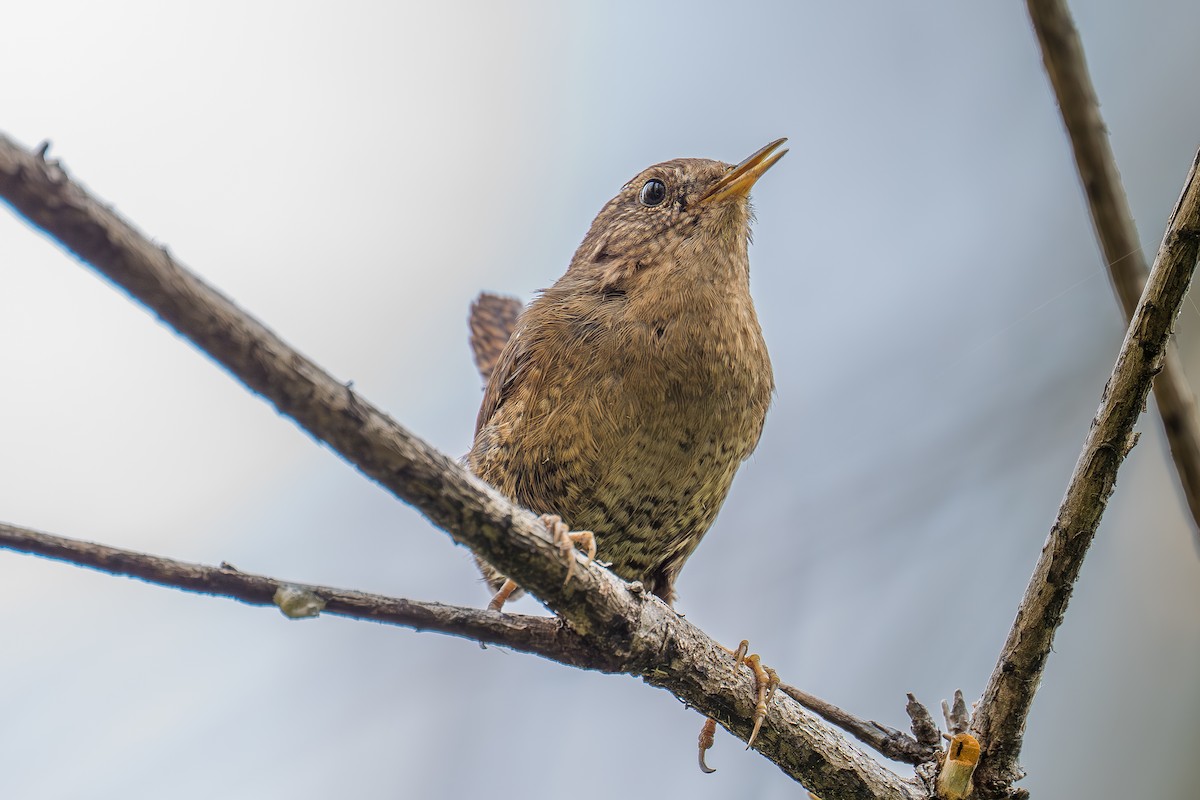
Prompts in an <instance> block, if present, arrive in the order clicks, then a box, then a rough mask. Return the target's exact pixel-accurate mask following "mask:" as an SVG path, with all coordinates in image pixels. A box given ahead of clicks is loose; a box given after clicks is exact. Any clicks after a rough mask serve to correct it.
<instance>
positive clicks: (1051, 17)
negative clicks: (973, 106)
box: [1027, 0, 1200, 533]
mask: <svg viewBox="0 0 1200 800" xmlns="http://www.w3.org/2000/svg"><path fill="white" fill-rule="evenodd" d="M1027 6H1028V8H1029V17H1030V19H1032V20H1033V28H1034V31H1036V32H1037V37H1038V43H1039V44H1040V45H1041V48H1042V60H1043V61H1044V62H1045V65H1046V73H1047V74H1048V75H1049V76H1050V83H1051V85H1052V86H1053V87H1054V94H1055V96H1056V97H1057V98H1058V107H1059V111H1060V112H1061V113H1062V118H1063V124H1064V125H1065V127H1066V129H1067V135H1068V136H1069V138H1070V140H1071V148H1072V150H1073V151H1074V153H1075V165H1076V167H1077V168H1078V170H1079V180H1080V182H1081V183H1082V184H1083V191H1084V194H1085V195H1086V196H1087V201H1088V208H1089V209H1090V211H1091V214H1092V225H1093V227H1094V228H1095V230H1096V238H1097V239H1098V240H1099V243H1100V249H1101V251H1102V253H1103V255H1104V259H1105V261H1106V262H1107V263H1108V271H1109V276H1110V278H1111V280H1112V285H1113V291H1114V292H1115V293H1116V295H1117V301H1118V302H1119V303H1120V305H1121V309H1122V310H1123V311H1124V312H1125V320H1126V322H1128V321H1129V320H1130V319H1132V317H1133V310H1134V308H1135V307H1136V306H1137V302H1138V297H1139V296H1140V295H1141V293H1142V286H1143V284H1144V283H1145V281H1146V273H1147V271H1148V270H1147V269H1146V258H1145V256H1144V255H1143V252H1142V246H1141V243H1140V242H1139V241H1138V235H1137V229H1136V228H1135V227H1134V224H1133V213H1132V212H1131V211H1130V209H1129V201H1128V199H1127V198H1126V196H1125V189H1124V187H1123V186H1122V185H1121V176H1120V173H1118V172H1117V162H1116V159H1115V158H1114V157H1113V152H1112V146H1111V145H1110V143H1109V140H1108V130H1107V129H1106V128H1105V127H1104V119H1103V118H1102V117H1101V116H1100V103H1099V101H1098V100H1097V98H1096V90H1095V88H1094V87H1093V86H1092V79H1091V76H1090V75H1089V74H1088V69H1087V62H1086V61H1085V60H1084V55H1083V43H1082V42H1081V41H1080V39H1079V32H1078V31H1076V30H1075V23H1074V22H1073V21H1072V19H1071V12H1070V10H1069V9H1068V8H1067V4H1066V0H1027ZM1154 398H1155V400H1157V401H1158V412H1159V415H1160V416H1161V417H1162V422H1163V428H1164V429H1165V431H1166V434H1167V444H1168V445H1169V447H1170V449H1171V456H1172V458H1173V459H1174V461H1175V469H1176V471H1177V473H1178V474H1179V481H1180V483H1181V484H1182V486H1183V494H1184V497H1186V498H1187V504H1188V508H1189V509H1191V512H1192V519H1193V522H1194V523H1195V526H1196V527H1195V530H1196V531H1197V532H1198V533H1200V413H1198V412H1197V410H1196V398H1195V395H1194V394H1193V393H1192V389H1191V386H1190V385H1189V384H1188V381H1187V377H1186V376H1185V374H1184V371H1183V363H1182V361H1181V360H1180V358H1179V351H1178V348H1177V347H1176V346H1175V344H1174V342H1172V343H1170V344H1168V345H1167V352H1166V356H1165V358H1164V360H1163V369H1162V372H1161V373H1160V374H1159V375H1158V377H1156V378H1155V379H1154Z"/></svg>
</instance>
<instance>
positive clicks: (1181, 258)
mask: <svg viewBox="0 0 1200 800" xmlns="http://www.w3.org/2000/svg"><path fill="white" fill-rule="evenodd" d="M1198 164H1200V154H1197V159H1196V160H1194V161H1193V162H1192V167H1191V170H1190V171H1189V172H1188V176H1187V181H1186V182H1185V184H1184V189H1183V194H1182V196H1181V197H1180V199H1179V202H1178V203H1177V204H1176V206H1175V210H1174V212H1172V214H1171V218H1170V220H1169V221H1168V225H1167V232H1166V235H1165V236H1164V237H1163V242H1162V246H1161V247H1160V248H1159V251H1158V257H1157V258H1156V259H1155V262H1154V269H1153V270H1151V272H1150V277H1149V280H1148V281H1147V282H1146V288H1145V291H1144V292H1143V294H1142V298H1141V301H1140V302H1139V304H1138V307H1137V308H1136V309H1135V310H1134V315H1133V321H1132V322H1131V323H1130V326H1129V330H1128V332H1127V333H1126V335H1125V341H1124V342H1123V343H1122V344H1121V352H1120V355H1119V356H1118V358H1117V363H1116V366H1115V367H1114V368H1113V372H1112V376H1111V377H1110V378H1109V379H1108V384H1107V385H1106V386H1105V387H1104V393H1103V396H1102V398H1101V403H1100V409H1099V410H1098V411H1097V412H1096V417H1095V418H1094V419H1093V420H1092V427H1091V430H1090V431H1089V432H1088V437H1087V440H1086V441H1085V442H1084V446H1083V452H1082V453H1081V454H1080V456H1079V461H1078V462H1077V463H1076V465H1075V471H1074V473H1073V474H1072V475H1071V481H1070V484H1069V485H1068V486H1067V491H1066V495H1065V496H1064V497H1063V501H1062V505H1061V506H1060V507H1059V511H1058V518H1057V519H1056V520H1055V522H1054V526H1053V527H1052V528H1051V529H1050V535H1049V538H1048V539H1047V540H1046V544H1045V545H1044V546H1043V548H1042V555H1041V558H1039V559H1038V563H1037V566H1036V567H1035V569H1034V573H1033V577H1032V578H1031V579H1030V581H1029V586H1028V587H1027V588H1026V590H1025V596H1024V598H1023V599H1022V600H1021V605H1020V608H1019V609H1018V610H1017V618H1016V621H1015V622H1014V623H1013V627H1012V630H1011V631H1010V632H1009V634H1008V640H1007V641H1006V642H1005V643H1004V649H1003V650H1002V651H1001V653H1000V658H999V660H998V661H997V662H996V667H995V670H994V671H993V672H992V676H991V679H990V680H989V681H988V685H987V688H986V689H985V690H984V694H983V699H982V700H981V701H980V703H979V706H978V708H977V709H976V712H975V718H974V722H973V728H974V731H975V734H976V736H977V738H978V739H979V741H980V743H981V744H982V745H983V760H982V761H981V762H980V766H979V771H978V772H977V773H976V775H975V787H976V791H981V792H983V796H985V797H989V796H995V797H1004V796H1009V794H1010V791H1011V785H1012V782H1013V781H1015V780H1017V779H1019V778H1020V777H1021V775H1022V771H1021V768H1020V766H1019V764H1018V758H1019V756H1020V752H1021V742H1022V737H1023V735H1024V731H1025V719H1026V717H1027V716H1028V714H1029V707H1030V705H1031V704H1032V702H1033V695H1034V693H1035V692H1036V691H1037V687H1038V684H1039V682H1040V681H1041V677H1042V670H1043V668H1044V667H1045V664H1046V658H1047V656H1048V655H1049V653H1050V647H1051V645H1052V644H1053V642H1054V634H1055V632H1056V631H1057V630H1058V626H1059V625H1060V624H1062V620H1063V615H1064V613H1065V612H1066V608H1067V602H1068V601H1069V600H1070V597H1071V591H1072V589H1073V587H1074V585H1075V580H1076V579H1077V578H1078V577H1079V569H1080V567H1081V566H1082V564H1083V557H1084V555H1085V554H1086V553H1087V549H1088V546H1089V545H1090V544H1091V542H1092V538H1093V537H1094V536H1095V534H1096V527H1097V526H1098V525H1099V523H1100V517H1101V515H1102V514H1103V513H1104V508H1105V505H1106V504H1107V502H1108V497H1109V495H1110V494H1111V493H1112V490H1113V486H1114V485H1115V483H1116V479H1117V469H1118V467H1120V465H1121V462H1122V461H1123V460H1124V458H1125V455H1126V454H1127V453H1128V452H1129V450H1130V448H1132V447H1133V445H1134V443H1135V441H1136V436H1135V434H1134V433H1133V425H1134V423H1135V422H1136V421H1137V418H1138V415H1139V414H1140V413H1141V411H1142V408H1143V406H1144V404H1145V402H1146V396H1147V394H1148V393H1149V391H1150V383H1151V381H1152V379H1153V378H1154V376H1155V375H1156V374H1157V373H1158V372H1159V370H1161V369H1162V364H1163V358H1164V354H1165V352H1166V345H1167V342H1168V341H1169V340H1170V336H1171V333H1172V330H1173V328H1174V324H1175V317H1176V315H1177V314H1178V313H1179V307H1180V305H1181V304H1182V303H1183V298H1184V295H1185V294H1186V292H1187V289H1188V285H1189V283H1190V281H1191V278H1192V272H1193V270H1194V269H1195V267H1196V258H1197V255H1198V254H1200V177H1198V176H1197V165H1198Z"/></svg>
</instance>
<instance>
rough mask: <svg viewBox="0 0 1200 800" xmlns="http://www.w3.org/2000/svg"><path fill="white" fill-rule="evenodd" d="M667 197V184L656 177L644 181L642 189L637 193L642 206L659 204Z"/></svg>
mask: <svg viewBox="0 0 1200 800" xmlns="http://www.w3.org/2000/svg"><path fill="white" fill-rule="evenodd" d="M666 199H667V185H666V184H665V183H663V182H662V181H660V180H659V179H658V178H651V179H650V180H648V181H646V185H645V186H643V187H642V191H641V192H639V193H638V202H639V203H641V204H642V205H644V206H650V207H653V206H659V205H662V201H663V200H666Z"/></svg>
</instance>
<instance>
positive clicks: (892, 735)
mask: <svg viewBox="0 0 1200 800" xmlns="http://www.w3.org/2000/svg"><path fill="white" fill-rule="evenodd" d="M779 691H781V692H783V693H784V694H786V695H787V696H789V697H791V698H792V699H793V700H795V701H796V702H797V703H799V704H800V705H802V706H804V707H805V708H807V709H808V710H809V711H811V712H813V713H814V714H817V715H819V716H820V717H821V718H822V719H824V720H826V721H828V722H830V723H832V724H834V725H836V726H838V727H839V728H841V729H842V730H844V731H846V732H847V733H850V734H851V735H853V736H854V737H855V738H856V739H858V740H859V741H860V742H863V743H864V744H867V745H869V746H870V747H872V748H874V749H875V750H877V751H879V752H880V753H881V754H883V755H885V756H887V757H888V758H891V759H895V760H896V761H903V762H905V763H908V764H920V763H923V762H925V761H929V760H931V759H932V758H933V754H934V753H935V752H936V748H935V747H933V746H930V745H928V744H922V743H920V742H918V741H917V740H916V739H914V738H913V737H911V736H909V735H908V734H907V733H905V732H904V731H900V730H896V729H895V728H890V727H888V726H887V725H884V724H882V723H879V722H876V721H875V720H869V721H868V720H864V719H859V718H858V717H856V716H854V715H853V714H851V713H850V712H848V711H845V710H844V709H841V708H838V707H837V706H835V705H834V704H833V703H829V702H826V701H825V700H822V699H821V698H819V697H816V696H814V695H811V694H809V693H808V692H806V691H804V690H803V689H797V688H796V687H795V686H789V685H788V684H786V683H781V684H779ZM910 697H911V695H910ZM934 741H935V742H936V741H937V738H936V735H935V738H934Z"/></svg>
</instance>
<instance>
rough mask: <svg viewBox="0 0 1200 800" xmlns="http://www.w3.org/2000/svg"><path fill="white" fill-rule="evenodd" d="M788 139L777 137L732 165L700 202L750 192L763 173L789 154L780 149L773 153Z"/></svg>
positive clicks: (743, 194)
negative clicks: (740, 161)
mask: <svg viewBox="0 0 1200 800" xmlns="http://www.w3.org/2000/svg"><path fill="white" fill-rule="evenodd" d="M786 141H787V138H783V139H776V140H775V141H773V142H771V143H770V144H769V145H767V146H766V147H764V148H763V149H761V150H759V151H758V152H757V153H755V154H754V155H752V156H750V157H749V158H747V159H746V160H745V161H743V162H742V163H740V164H738V165H737V166H736V167H732V168H731V169H730V170H729V172H726V173H725V174H724V175H723V176H721V179H720V180H719V181H717V182H716V183H714V184H713V185H712V188H710V189H709V190H708V191H707V192H705V193H704V196H703V197H701V198H700V202H701V203H712V202H714V201H717V200H721V199H723V198H726V197H729V196H731V195H735V194H736V195H741V196H742V197H745V196H746V195H748V194H750V187H751V186H753V185H754V184H755V182H756V181H757V180H758V179H759V178H761V177H762V175H763V173H764V172H766V171H767V170H769V169H770V168H771V167H773V166H775V162H776V161H778V160H779V159H781V158H783V157H784V156H785V155H787V150H780V151H779V152H778V153H774V154H773V155H772V153H773V152H774V151H775V150H776V149H777V148H778V147H779V145H781V144H783V143H784V142H786Z"/></svg>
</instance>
